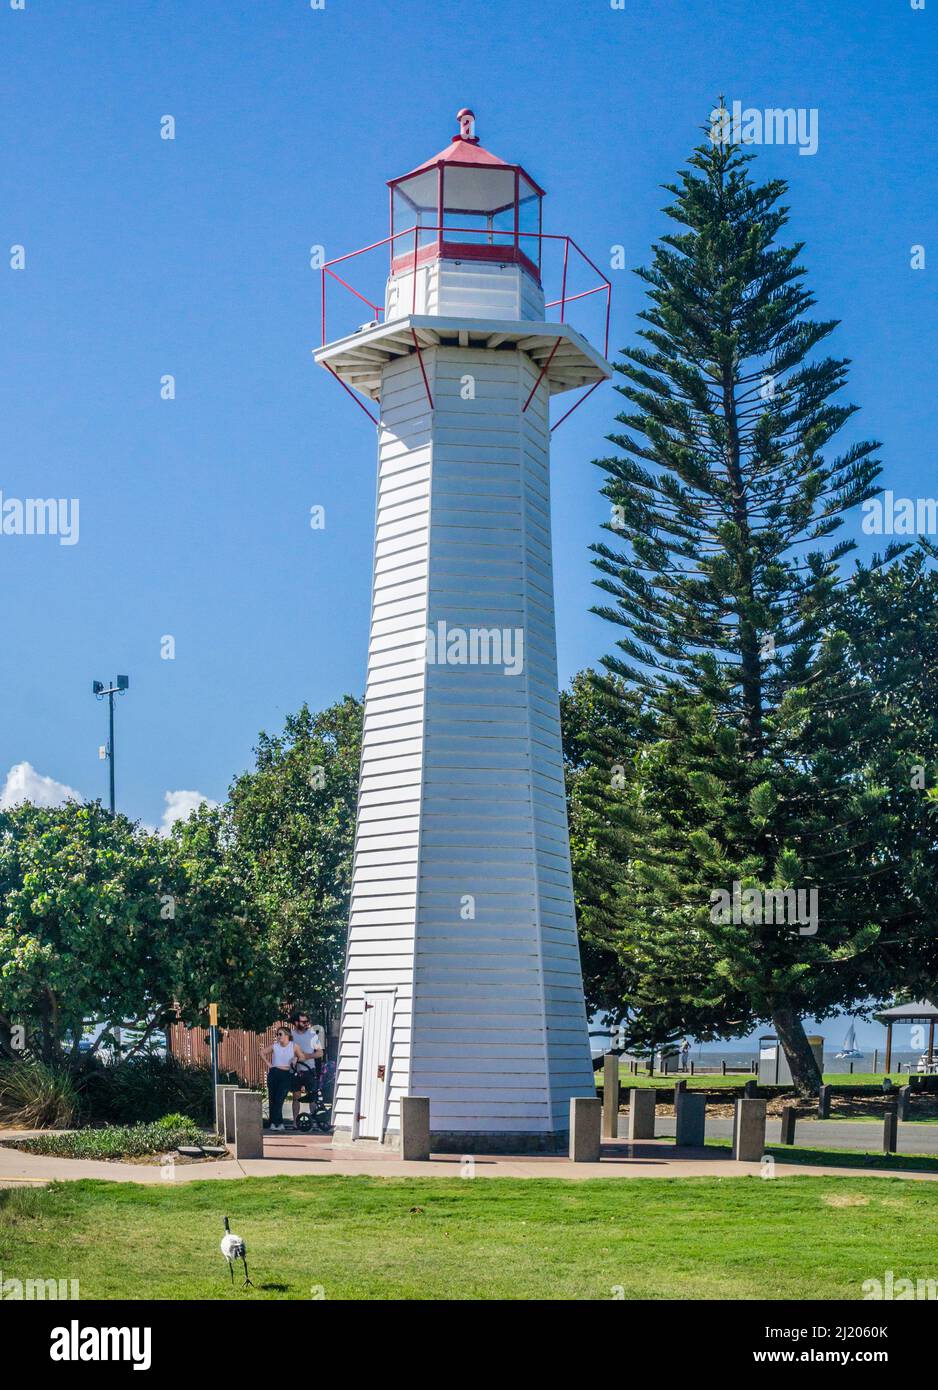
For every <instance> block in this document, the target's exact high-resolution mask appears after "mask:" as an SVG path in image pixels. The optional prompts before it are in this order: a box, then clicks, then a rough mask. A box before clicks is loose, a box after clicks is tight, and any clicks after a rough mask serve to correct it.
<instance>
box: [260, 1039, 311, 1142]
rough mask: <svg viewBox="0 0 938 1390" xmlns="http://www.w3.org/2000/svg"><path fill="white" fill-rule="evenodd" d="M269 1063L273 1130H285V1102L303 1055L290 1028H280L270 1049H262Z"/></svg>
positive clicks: (270, 1106)
mask: <svg viewBox="0 0 938 1390" xmlns="http://www.w3.org/2000/svg"><path fill="white" fill-rule="evenodd" d="M261 1056H262V1057H263V1059H264V1061H265V1062H266V1063H267V1100H268V1109H269V1111H270V1127H271V1129H272V1130H282V1129H283V1102H284V1100H285V1099H286V1095H287V1092H288V1091H290V1090H291V1089H292V1086H293V1068H294V1066H295V1065H296V1063H297V1062H299V1061H302V1058H303V1053H302V1052H301V1051H300V1049H299V1047H297V1045H296V1043H295V1042H294V1041H293V1035H292V1034H291V1032H290V1030H289V1028H278V1029H277V1032H276V1034H275V1035H274V1040H273V1042H272V1043H271V1045H270V1047H262V1048H261Z"/></svg>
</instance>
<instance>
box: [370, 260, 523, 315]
mask: <svg viewBox="0 0 938 1390" xmlns="http://www.w3.org/2000/svg"><path fill="white" fill-rule="evenodd" d="M384 305H385V307H384V317H385V319H386V320H390V319H395V318H399V317H400V316H401V315H403V314H440V315H443V316H446V315H452V316H453V317H455V318H460V317H466V316H470V317H472V318H482V319H514V320H517V319H520V320H525V319H542V318H543V317H544V291H543V290H542V289H541V288H540V286H539V285H538V284H537V282H536V280H535V279H534V277H533V276H532V275H531V274H530V273H529V272H528V271H527V270H525V269H524V268H523V267H522V266H520V265H501V264H488V263H486V262H485V261H452V260H434V261H430V262H429V263H428V264H427V265H423V266H418V267H417V283H416V287H415V285H414V275H413V272H412V271H406V270H405V271H402V272H401V273H400V274H399V275H392V276H391V278H390V279H389V280H388V283H387V290H386V292H385V301H384Z"/></svg>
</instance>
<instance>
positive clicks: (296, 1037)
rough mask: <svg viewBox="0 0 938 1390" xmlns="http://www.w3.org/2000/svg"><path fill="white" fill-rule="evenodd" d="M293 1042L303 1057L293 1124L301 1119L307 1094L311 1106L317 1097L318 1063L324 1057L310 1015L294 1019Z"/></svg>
mask: <svg viewBox="0 0 938 1390" xmlns="http://www.w3.org/2000/svg"><path fill="white" fill-rule="evenodd" d="M292 1022H293V1041H294V1042H295V1043H296V1045H297V1047H298V1048H299V1050H300V1053H301V1057H300V1059H298V1060H297V1064H296V1086H295V1089H294V1091H293V1124H294V1126H295V1125H296V1122H297V1120H298V1119H299V1118H300V1101H301V1099H302V1093H303V1092H304V1090H305V1092H306V1096H307V1099H308V1100H309V1103H310V1105H311V1106H312V1104H313V1099H314V1097H315V1095H316V1084H317V1063H318V1061H319V1058H320V1057H321V1056H322V1045H321V1043H320V1041H319V1034H318V1033H317V1032H316V1030H315V1029H314V1028H312V1027H311V1026H310V1021H309V1014H308V1013H306V1012H305V1011H304V1012H300V1013H298V1014H296V1015H294V1017H293V1020H292Z"/></svg>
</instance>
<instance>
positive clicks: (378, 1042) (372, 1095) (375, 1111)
mask: <svg viewBox="0 0 938 1390" xmlns="http://www.w3.org/2000/svg"><path fill="white" fill-rule="evenodd" d="M393 1017H394V995H393V994H391V993H389V992H388V993H381V994H366V995H365V1017H364V1022H363V1026H362V1075H361V1085H360V1087H359V1102H358V1137H359V1138H360V1139H381V1138H383V1137H384V1111H385V1103H384V1100H385V1095H386V1094H387V1087H388V1082H389V1080H390V1074H391V1023H392V1020H393Z"/></svg>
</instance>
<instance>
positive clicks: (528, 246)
mask: <svg viewBox="0 0 938 1390" xmlns="http://www.w3.org/2000/svg"><path fill="white" fill-rule="evenodd" d="M540 230H541V195H540V194H539V193H538V191H537V189H536V188H535V187H534V186H533V184H530V183H528V181H527V179H526V178H525V177H524V175H523V174H521V175H520V177H519V180H518V245H519V247H520V249H521V250H522V251H523V252H524V254H525V255H526V256H527V258H528V260H529V261H533V262H534V264H535V265H536V266H537V267H538V268H539V269H540V264H541V240H540Z"/></svg>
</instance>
